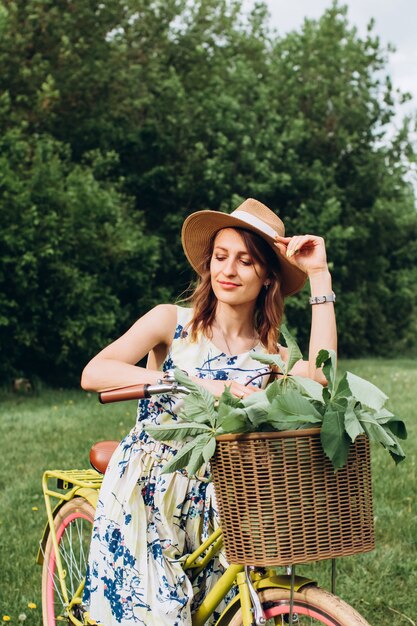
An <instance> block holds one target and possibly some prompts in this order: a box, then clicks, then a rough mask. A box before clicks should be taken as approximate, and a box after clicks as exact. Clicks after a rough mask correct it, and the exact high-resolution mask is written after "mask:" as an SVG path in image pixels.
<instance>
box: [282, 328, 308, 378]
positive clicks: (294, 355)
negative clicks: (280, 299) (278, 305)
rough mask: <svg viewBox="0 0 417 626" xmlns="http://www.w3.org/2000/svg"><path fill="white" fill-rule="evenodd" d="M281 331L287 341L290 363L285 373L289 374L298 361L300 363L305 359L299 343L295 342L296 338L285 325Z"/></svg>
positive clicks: (288, 362)
mask: <svg viewBox="0 0 417 626" xmlns="http://www.w3.org/2000/svg"><path fill="white" fill-rule="evenodd" d="M280 331H281V334H282V336H283V337H284V339H285V343H286V344H287V348H288V361H287V364H286V368H285V371H286V373H287V374H288V373H289V372H291V370H292V368H293V367H294V365H295V364H296V363H297V361H300V360H301V359H302V358H303V355H302V354H301V350H300V348H299V347H298V344H297V342H296V341H295V339H294V337H293V336H292V335H291V333H290V332H289V330H288V328H287V327H286V326H285V324H282V325H281V328H280Z"/></svg>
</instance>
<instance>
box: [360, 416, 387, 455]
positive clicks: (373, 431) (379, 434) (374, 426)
mask: <svg viewBox="0 0 417 626" xmlns="http://www.w3.org/2000/svg"><path fill="white" fill-rule="evenodd" d="M359 419H360V422H361V425H362V427H363V429H364V430H365V432H366V434H367V435H368V437H369V439H370V440H371V441H377V442H379V443H382V445H383V446H384V447H385V448H389V447H390V446H394V445H395V439H394V435H392V434H391V433H389V432H388V429H385V428H384V425H383V424H379V423H378V421H377V420H376V418H375V416H374V415H372V413H366V412H365V411H362V412H361V415H360V417H359Z"/></svg>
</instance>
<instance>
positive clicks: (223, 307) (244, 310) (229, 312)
mask: <svg viewBox="0 0 417 626" xmlns="http://www.w3.org/2000/svg"><path fill="white" fill-rule="evenodd" d="M254 312H255V307H254V305H253V304H244V305H240V306H236V307H234V306H230V305H229V304H226V303H225V302H217V306H216V314H215V317H214V323H213V327H218V328H220V329H221V331H222V332H223V333H225V334H227V336H229V337H253V336H254V334H255V332H256V331H255V328H254V324H253V315H254Z"/></svg>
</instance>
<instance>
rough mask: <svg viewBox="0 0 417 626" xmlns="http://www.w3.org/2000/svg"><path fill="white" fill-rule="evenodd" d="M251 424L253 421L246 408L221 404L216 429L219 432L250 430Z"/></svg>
mask: <svg viewBox="0 0 417 626" xmlns="http://www.w3.org/2000/svg"><path fill="white" fill-rule="evenodd" d="M252 395H255V394H252ZM250 426H251V423H250V421H249V419H248V416H247V413H246V411H245V410H244V409H239V408H235V407H232V406H229V405H227V404H222V405H221V406H219V410H218V419H217V430H216V432H217V433H218V434H224V433H241V432H244V431H246V430H249V428H250Z"/></svg>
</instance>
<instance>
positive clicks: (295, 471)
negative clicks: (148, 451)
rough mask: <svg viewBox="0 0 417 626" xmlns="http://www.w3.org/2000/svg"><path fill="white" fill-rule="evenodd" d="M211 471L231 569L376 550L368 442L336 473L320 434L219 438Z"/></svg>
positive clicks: (358, 446)
mask: <svg viewBox="0 0 417 626" xmlns="http://www.w3.org/2000/svg"><path fill="white" fill-rule="evenodd" d="M211 467H212V474H213V482H214V487H215V492H216V498H217V504H218V508H219V515H220V522H221V526H222V530H223V535H224V546H225V552H226V557H227V559H228V561H229V562H230V563H239V564H240V563H241V564H245V565H264V566H269V565H293V564H296V563H305V562H307V561H317V560H320V559H327V558H334V557H338V556H347V555H350V554H356V553H358V552H366V551H368V550H372V549H373V548H374V527H373V512H372V485H371V467H370V453H369V442H368V440H367V438H366V437H365V436H360V437H358V438H357V439H356V441H355V443H354V444H353V445H352V446H351V449H350V452H349V458H348V462H347V464H346V466H345V467H344V468H343V469H340V470H338V471H337V472H335V471H334V469H333V466H332V464H331V462H330V461H329V460H328V459H327V458H326V457H325V455H324V453H323V449H322V446H321V441H320V430H319V429H316V428H314V429H309V430H298V431H286V432H273V433H250V434H245V435H221V436H220V437H218V438H217V446H216V453H215V456H214V458H213V459H212V463H211Z"/></svg>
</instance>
